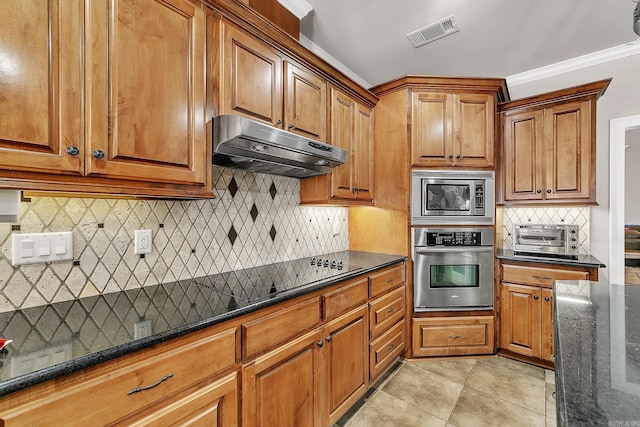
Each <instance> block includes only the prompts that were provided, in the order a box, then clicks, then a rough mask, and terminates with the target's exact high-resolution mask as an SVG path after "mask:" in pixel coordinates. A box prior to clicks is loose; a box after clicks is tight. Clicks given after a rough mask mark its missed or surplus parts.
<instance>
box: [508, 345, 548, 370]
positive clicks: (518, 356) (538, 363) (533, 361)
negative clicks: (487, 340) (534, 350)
mask: <svg viewBox="0 0 640 427" xmlns="http://www.w3.org/2000/svg"><path fill="white" fill-rule="evenodd" d="M498 356H504V357H507V358H509V359H514V360H517V361H519V362H525V363H529V364H530V365H535V366H539V367H541V368H545V369H551V370H554V369H555V367H554V363H553V362H549V361H548V360H542V359H537V358H535V357H529V356H523V355H521V354H518V353H514V352H512V351H509V350H505V349H503V348H499V349H498Z"/></svg>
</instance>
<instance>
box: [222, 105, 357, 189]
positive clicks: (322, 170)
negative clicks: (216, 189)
mask: <svg viewBox="0 0 640 427" xmlns="http://www.w3.org/2000/svg"><path fill="white" fill-rule="evenodd" d="M212 127H213V132H212V144H213V164H215V165H219V166H225V167H229V168H235V169H246V170H251V171H254V172H261V173H267V174H273V175H283V176H290V177H295V178H304V177H308V176H315V175H323V174H327V173H329V172H331V170H332V169H333V168H336V167H338V166H340V165H342V164H344V162H345V161H346V160H347V157H348V152H347V151H346V150H343V149H341V148H338V147H334V146H331V145H329V144H325V143H324V142H320V141H315V140H313V139H309V138H305V137H303V136H300V135H297V134H295V133H292V132H288V131H285V130H282V129H277V128H275V127H273V126H269V125H267V124H264V123H260V122H257V121H254V120H250V119H248V118H246V117H242V116H237V115H230V114H229V115H221V116H218V117H214V118H213V126H212Z"/></svg>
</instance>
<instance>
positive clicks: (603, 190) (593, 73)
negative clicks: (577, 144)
mask: <svg viewBox="0 0 640 427" xmlns="http://www.w3.org/2000/svg"><path fill="white" fill-rule="evenodd" d="M638 70H640V54H635V55H632V56H627V57H625V58H621V59H617V60H613V61H609V62H605V63H602V64H598V65H593V66H590V67H587V68H582V69H579V70H575V71H569V72H566V73H563V74H558V75H555V76H551V77H546V78H542V79H539V80H536V81H532V82H528V83H522V84H518V85H513V84H510V85H509V92H510V94H511V99H518V98H524V97H527V96H531V95H536V94H541V93H545V92H550V91H554V90H558V89H563V88H567V87H571V86H576V85H580V84H584V83H589V82H593V81H596V80H601V79H605V78H610V77H611V78H613V80H612V81H611V84H610V85H609V88H608V89H607V91H606V93H605V94H604V95H603V96H602V97H601V98H600V100H599V101H598V106H597V124H596V126H597V134H596V141H597V145H596V192H597V201H598V204H599V206H597V207H593V208H592V209H591V233H590V234H591V254H592V255H594V256H595V257H596V258H598V259H599V260H600V261H602V262H604V263H605V264H608V262H609V120H611V119H614V118H618V117H626V116H633V115H637V114H640V84H639V80H638V79H639V76H640V74H639V72H638ZM601 275H602V276H603V279H607V278H608V271H607V270H606V269H605V270H602V271H601Z"/></svg>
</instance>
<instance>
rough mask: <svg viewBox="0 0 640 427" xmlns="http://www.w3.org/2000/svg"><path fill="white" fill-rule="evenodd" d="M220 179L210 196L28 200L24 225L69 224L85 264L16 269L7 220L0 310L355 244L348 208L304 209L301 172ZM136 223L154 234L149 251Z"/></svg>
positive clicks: (217, 173) (1, 233)
mask: <svg viewBox="0 0 640 427" xmlns="http://www.w3.org/2000/svg"><path fill="white" fill-rule="evenodd" d="M213 182H214V193H215V194H216V196H217V198H216V199H213V200H196V201H174V200H117V199H81V198H71V199H67V198H57V197H32V200H31V202H23V203H22V204H21V214H20V217H19V219H18V221H19V224H20V231H19V232H20V233H37V232H53V231H69V230H71V231H72V232H73V242H74V243H73V256H74V259H75V260H79V265H75V266H74V262H73V261H71V260H70V261H63V262H55V263H48V264H31V265H23V266H19V267H13V266H11V253H10V250H11V249H10V248H11V233H12V231H11V224H0V250H1V252H0V312H5V311H11V310H14V309H18V308H27V307H33V306H38V305H43V304H47V303H51V302H59V301H67V300H72V299H75V298H79V297H85V296H94V295H99V294H106V293H112V292H119V291H121V290H127V289H134V288H139V287H142V286H150V285H155V284H159V283H169V282H172V281H175V280H182V279H187V278H192V277H199V276H204V275H208V274H216V273H221V272H225V271H230V270H237V269H242V268H249V267H255V266H259V265H264V264H270V263H274V262H280V261H288V260H291V259H296V258H302V257H307V256H312V255H316V254H324V253H329V252H337V251H343V250H346V249H348V246H349V244H348V215H347V209H346V208H340V207H308V206H299V192H300V181H299V180H298V179H295V178H286V177H279V176H271V175H264V174H254V173H251V172H245V171H240V170H231V169H226V168H219V167H214V177H213ZM334 223H338V224H339V225H340V233H339V234H338V235H337V236H334V235H333V224H334ZM138 229H150V230H152V233H153V251H152V253H151V254H147V255H146V256H145V257H144V258H141V257H140V256H139V255H136V254H134V253H133V247H134V245H133V236H134V231H135V230H138ZM232 237H233V238H232Z"/></svg>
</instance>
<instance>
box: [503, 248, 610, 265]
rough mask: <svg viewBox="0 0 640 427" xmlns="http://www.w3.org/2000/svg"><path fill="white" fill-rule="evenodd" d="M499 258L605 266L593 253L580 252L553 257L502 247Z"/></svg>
mask: <svg viewBox="0 0 640 427" xmlns="http://www.w3.org/2000/svg"><path fill="white" fill-rule="evenodd" d="M496 257H497V258H498V259H504V260H508V261H522V262H544V263H547V264H558V265H571V266H574V267H590V268H605V267H606V265H604V264H603V263H602V262H600V260H599V259H598V258H596V257H594V256H593V255H587V254H580V255H578V256H577V257H576V258H561V257H551V256H544V255H523V254H516V253H515V252H513V251H512V250H510V249H500V250H498V254H497V255H496Z"/></svg>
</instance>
